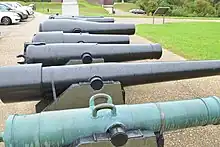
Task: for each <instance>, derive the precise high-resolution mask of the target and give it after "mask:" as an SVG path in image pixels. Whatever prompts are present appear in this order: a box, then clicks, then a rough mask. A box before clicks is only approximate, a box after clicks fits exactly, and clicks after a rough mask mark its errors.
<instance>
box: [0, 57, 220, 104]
mask: <svg viewBox="0 0 220 147" xmlns="http://www.w3.org/2000/svg"><path fill="white" fill-rule="evenodd" d="M15 73H16V74H15ZM219 73H220V60H210V61H208V60H207V61H179V62H147V63H97V64H81V65H68V66H50V67H42V64H26V65H16V66H6V67H1V68H0V77H1V82H0V98H1V100H2V101H3V102H4V103H8V102H20V101H31V100H38V99H39V100H40V99H42V98H52V88H51V87H52V84H51V83H54V85H55V89H56V93H57V95H59V94H61V93H62V92H63V91H64V90H66V89H67V88H68V87H69V86H70V85H71V84H73V83H79V82H89V81H92V79H93V78H94V77H100V78H101V79H102V80H103V81H109V80H110V81H120V82H121V84H122V85H123V86H132V85H139V84H147V83H156V82H163V81H172V80H181V79H189V78H197V77H204V76H214V75H218V74H219Z"/></svg>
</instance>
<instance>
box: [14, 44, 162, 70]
mask: <svg viewBox="0 0 220 147" xmlns="http://www.w3.org/2000/svg"><path fill="white" fill-rule="evenodd" d="M20 56H21V55H19V56H18V57H20ZM161 56H162V47H161V46H160V45H159V44H111V45H109V44H95V43H83V44H78V43H66V44H63V43H56V44H44V45H34V44H33V45H28V46H27V47H26V48H25V52H24V55H22V57H24V62H22V63H27V64H33V63H42V64H43V66H57V65H65V64H66V63H67V62H69V61H70V60H82V63H84V64H90V63H93V59H96V58H102V59H104V62H124V61H133V60H143V59H160V57H161Z"/></svg>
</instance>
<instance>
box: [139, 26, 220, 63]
mask: <svg viewBox="0 0 220 147" xmlns="http://www.w3.org/2000/svg"><path fill="white" fill-rule="evenodd" d="M136 28H137V31H136V34H137V35H140V36H142V37H145V38H147V39H149V40H151V41H153V42H157V43H160V44H161V45H162V46H163V47H164V48H167V49H169V50H171V51H172V52H174V53H177V54H179V55H181V56H183V57H185V58H187V59H220V23H217V22H216V23H215V22H194V23H191V22H190V23H168V24H161V25H153V24H140V25H137V27H136Z"/></svg>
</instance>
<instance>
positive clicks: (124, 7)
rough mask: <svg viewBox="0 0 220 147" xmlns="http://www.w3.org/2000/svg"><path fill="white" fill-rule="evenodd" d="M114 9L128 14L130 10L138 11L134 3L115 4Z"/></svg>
mask: <svg viewBox="0 0 220 147" xmlns="http://www.w3.org/2000/svg"><path fill="white" fill-rule="evenodd" d="M114 7H115V8H116V9H120V10H122V11H125V12H128V11H129V10H131V9H138V8H139V7H138V6H137V5H136V4H134V3H117V4H115V5H114Z"/></svg>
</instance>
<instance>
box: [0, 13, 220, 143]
mask: <svg viewBox="0 0 220 147" xmlns="http://www.w3.org/2000/svg"><path fill="white" fill-rule="evenodd" d="M47 17H48V16H46V15H36V18H35V19H34V20H33V21H31V22H29V23H27V24H25V25H23V26H21V27H19V28H18V29H15V30H14V31H13V32H12V33H10V34H8V35H7V36H6V37H5V38H3V39H1V40H0V48H1V50H0V53H1V54H0V65H15V64H16V62H17V59H16V56H17V55H18V54H19V53H21V52H23V43H24V42H25V41H30V40H31V38H32V36H33V34H34V33H36V32H37V31H38V27H39V22H41V21H42V20H44V19H47ZM127 20H129V19H127ZM117 21H121V22H123V21H125V22H124V23H126V20H125V19H119V18H117ZM136 21H139V19H136ZM133 22H135V19H134V18H133V19H130V23H133ZM131 42H132V43H149V41H147V40H145V39H143V38H141V37H138V36H131ZM161 60H162V61H176V60H184V58H182V57H180V56H178V55H175V54H173V53H171V52H169V51H167V50H164V52H163V57H162V59H161ZM142 62H143V61H142ZM144 62H146V61H144ZM218 81H220V77H218V76H215V77H209V78H198V79H193V80H181V81H172V82H163V83H156V84H146V85H140V86H132V87H126V88H125V90H126V101H127V103H145V102H155V101H168V100H181V99H190V98H192V97H206V96H209V95H217V96H220V90H219V87H220V84H219V82H218ZM34 104H36V102H27V103H13V104H2V103H0V116H1V117H0V129H1V130H3V127H4V124H5V120H6V119H7V117H8V115H10V114H14V113H18V114H27V113H32V112H34ZM146 117H147V116H146ZM219 134H220V126H207V127H203V128H202V127H199V128H191V129H185V130H181V131H178V133H172V134H168V135H166V136H165V139H166V141H165V144H166V145H165V146H166V147H177V146H178V147H219V146H220V138H219Z"/></svg>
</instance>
